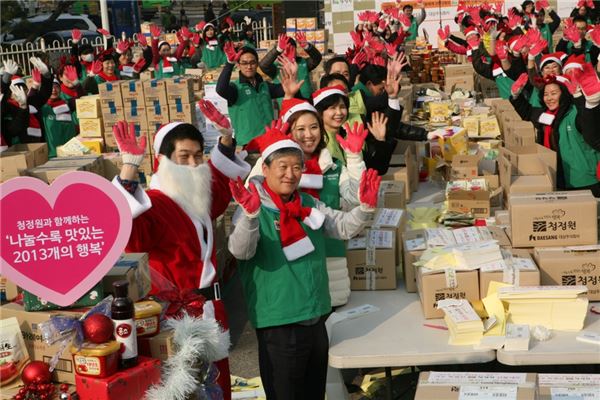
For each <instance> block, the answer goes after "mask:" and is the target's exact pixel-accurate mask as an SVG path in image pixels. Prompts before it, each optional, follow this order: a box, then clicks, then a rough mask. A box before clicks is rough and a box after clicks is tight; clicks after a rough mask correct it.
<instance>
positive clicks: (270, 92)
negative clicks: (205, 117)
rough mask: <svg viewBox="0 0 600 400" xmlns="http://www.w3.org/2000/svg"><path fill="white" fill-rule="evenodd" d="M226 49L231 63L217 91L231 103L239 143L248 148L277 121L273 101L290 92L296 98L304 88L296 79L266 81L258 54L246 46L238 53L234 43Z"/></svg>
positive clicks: (224, 71) (226, 68)
mask: <svg viewBox="0 0 600 400" xmlns="http://www.w3.org/2000/svg"><path fill="white" fill-rule="evenodd" d="M224 50H225V53H226V54H227V64H225V67H224V68H223V71H222V72H221V75H219V80H218V81H217V88H216V91H217V94H218V95H219V96H221V97H223V98H224V99H225V100H227V106H228V108H229V116H230V118H231V124H232V125H233V130H234V133H235V140H236V142H237V144H238V145H241V146H246V145H248V144H249V143H250V142H251V141H252V139H254V138H255V137H257V136H259V135H261V134H262V133H263V132H264V130H265V126H268V125H269V124H271V122H272V121H273V119H274V117H275V116H274V112H273V102H272V99H276V98H279V97H284V96H286V95H287V92H288V91H290V97H294V95H295V94H296V92H297V91H298V90H299V87H300V86H299V85H298V84H297V83H296V82H295V80H294V82H288V81H287V80H284V83H283V84H273V83H269V82H265V81H264V80H263V79H262V77H261V76H260V75H259V74H258V73H257V68H258V54H257V53H256V50H254V49H252V48H249V47H242V48H241V49H240V50H239V51H237V52H236V51H235V49H234V47H233V43H232V42H227V43H226V44H225V48H224ZM236 64H237V66H238V68H239V70H240V77H239V78H238V80H237V81H234V82H231V73H232V72H233V67H234V65H236ZM250 147H254V146H250Z"/></svg>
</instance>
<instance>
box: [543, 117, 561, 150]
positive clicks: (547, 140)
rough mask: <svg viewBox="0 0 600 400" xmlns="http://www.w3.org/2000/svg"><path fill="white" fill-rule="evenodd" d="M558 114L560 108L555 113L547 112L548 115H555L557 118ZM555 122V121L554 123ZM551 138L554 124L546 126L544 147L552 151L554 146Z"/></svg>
mask: <svg viewBox="0 0 600 400" xmlns="http://www.w3.org/2000/svg"><path fill="white" fill-rule="evenodd" d="M557 112H558V108H557V109H556V110H554V111H550V110H546V113H547V114H551V115H554V116H555V117H556V113H557ZM552 122H554V121H552ZM550 136H552V124H550V125H544V147H546V148H548V149H552V144H551V143H550Z"/></svg>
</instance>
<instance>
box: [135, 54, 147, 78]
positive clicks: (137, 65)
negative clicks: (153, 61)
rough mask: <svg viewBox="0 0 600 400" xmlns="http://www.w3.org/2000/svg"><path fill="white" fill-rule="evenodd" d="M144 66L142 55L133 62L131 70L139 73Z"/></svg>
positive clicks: (144, 61)
mask: <svg viewBox="0 0 600 400" xmlns="http://www.w3.org/2000/svg"><path fill="white" fill-rule="evenodd" d="M145 66H146V60H145V59H144V57H142V58H140V59H139V60H137V62H136V63H135V64H133V70H134V71H135V72H137V73H138V74H139V73H140V72H141V71H142V70H143V69H144V67H145Z"/></svg>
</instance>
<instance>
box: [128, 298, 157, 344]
mask: <svg viewBox="0 0 600 400" xmlns="http://www.w3.org/2000/svg"><path fill="white" fill-rule="evenodd" d="M134 307H135V329H136V332H137V335H138V337H139V336H154V335H157V334H158V332H160V312H161V311H162V307H161V306H160V304H158V303H157V302H156V301H139V302H137V303H135V304H134Z"/></svg>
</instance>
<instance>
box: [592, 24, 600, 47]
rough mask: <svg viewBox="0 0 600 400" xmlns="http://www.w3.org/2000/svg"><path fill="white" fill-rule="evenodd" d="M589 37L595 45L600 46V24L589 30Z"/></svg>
mask: <svg viewBox="0 0 600 400" xmlns="http://www.w3.org/2000/svg"><path fill="white" fill-rule="evenodd" d="M590 37H591V39H592V42H594V44H595V45H596V47H600V24H598V25H596V26H595V27H594V29H593V30H592V31H591V32H590Z"/></svg>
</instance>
